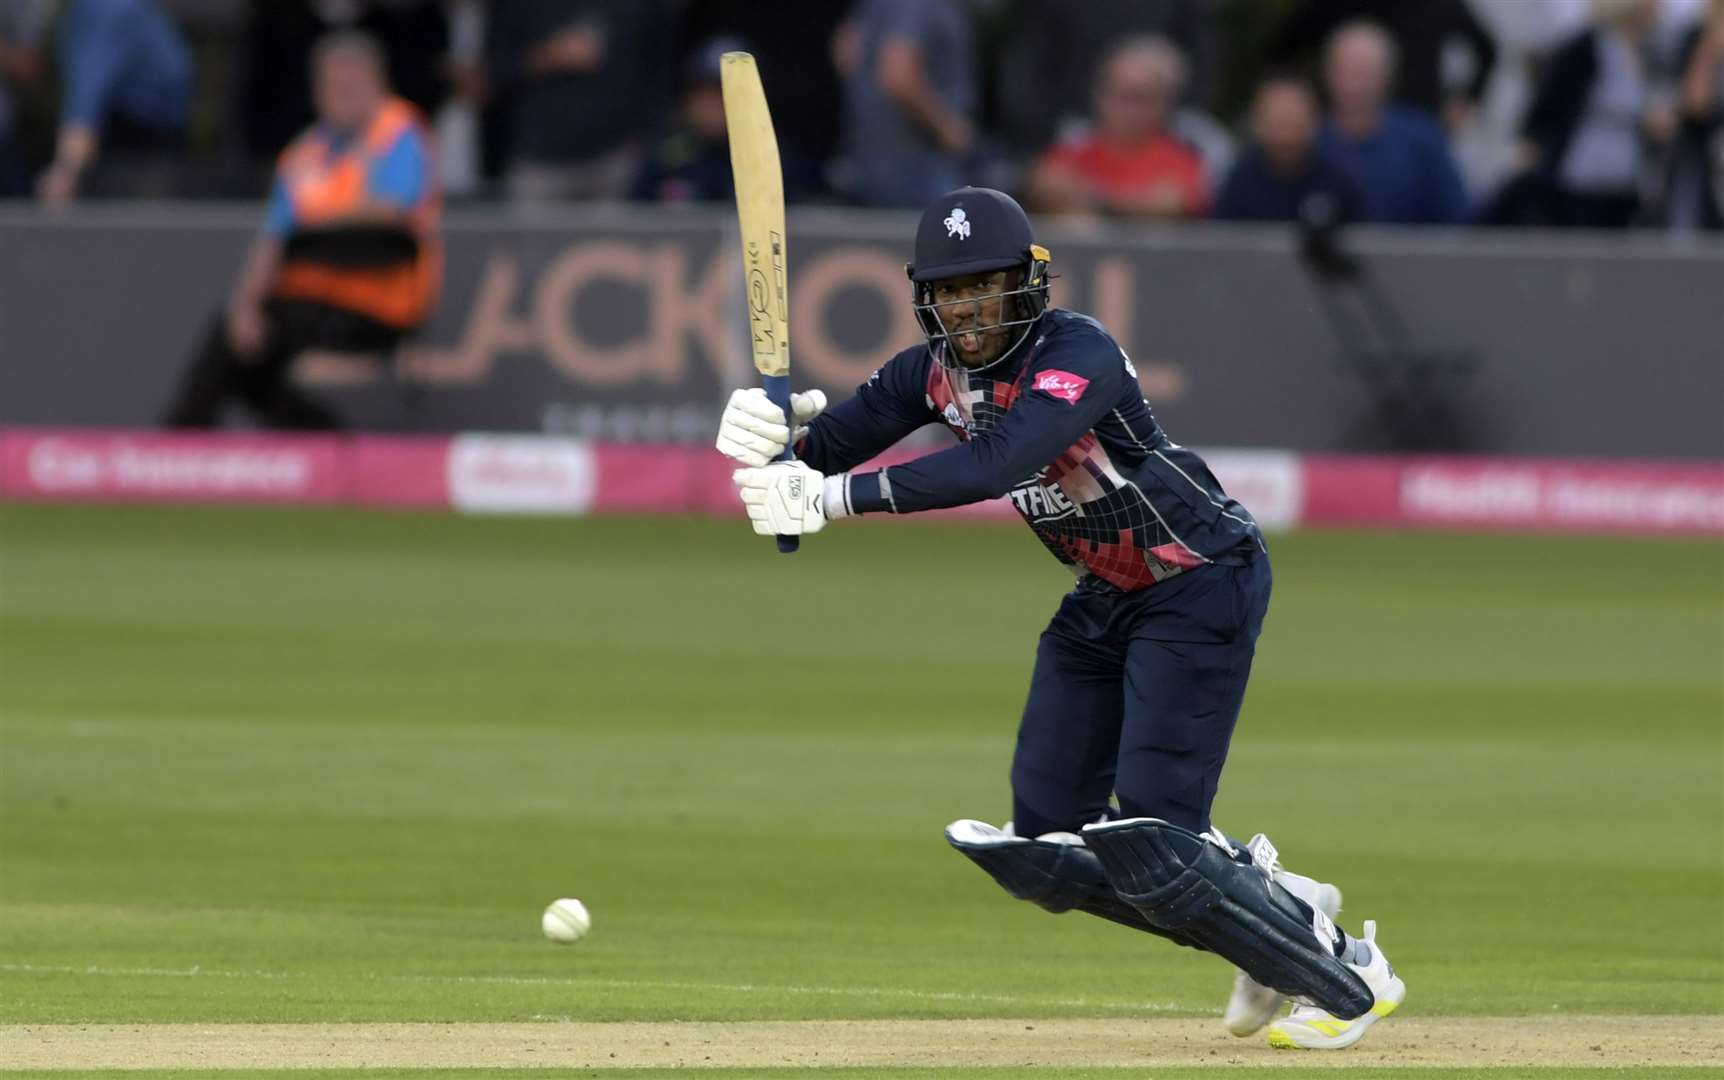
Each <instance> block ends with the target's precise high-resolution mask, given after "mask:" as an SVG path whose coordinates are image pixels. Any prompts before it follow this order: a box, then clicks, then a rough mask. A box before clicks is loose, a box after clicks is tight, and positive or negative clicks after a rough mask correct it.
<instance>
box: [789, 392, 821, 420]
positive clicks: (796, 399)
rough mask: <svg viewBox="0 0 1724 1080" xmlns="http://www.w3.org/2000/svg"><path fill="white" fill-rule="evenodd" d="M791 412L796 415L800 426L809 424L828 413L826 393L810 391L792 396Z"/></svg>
mask: <svg viewBox="0 0 1724 1080" xmlns="http://www.w3.org/2000/svg"><path fill="white" fill-rule="evenodd" d="M790 411H791V412H793V413H795V414H796V422H797V423H798V424H806V423H808V421H810V420H812V419H814V418H815V417H816V416H819V415H820V414H821V413H823V412H825V411H826V392H825V391H824V390H810V391H808V392H807V393H806V394H791V395H790Z"/></svg>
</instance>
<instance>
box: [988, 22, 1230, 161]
mask: <svg viewBox="0 0 1724 1080" xmlns="http://www.w3.org/2000/svg"><path fill="white" fill-rule="evenodd" d="M1216 6H1217V5H1215V4H1213V3H1210V2H1209V0H1034V2H1032V3H1026V4H1019V5H1018V6H1017V11H1016V14H1015V15H1014V17H1013V30H1012V32H1011V34H1010V36H1009V38H1008V40H1007V42H1006V44H1005V47H1004V50H1003V53H1004V55H1003V56H1002V58H1001V62H1000V70H999V73H998V78H997V94H996V96H997V97H998V99H999V110H1000V114H1001V116H1000V119H1001V126H1002V129H1003V134H1004V135H1005V137H1006V138H1007V139H1008V140H1009V141H1010V142H1011V143H1012V144H1013V145H1014V146H1017V147H1020V148H1022V149H1023V150H1024V151H1026V152H1033V151H1037V150H1040V149H1041V148H1042V147H1045V146H1047V145H1049V144H1050V143H1053V142H1055V141H1057V140H1060V139H1063V138H1066V137H1068V136H1070V135H1072V134H1074V133H1077V132H1079V131H1081V129H1082V128H1083V127H1084V126H1085V125H1086V124H1087V122H1088V118H1089V111H1090V108H1091V107H1092V106H1093V105H1094V102H1095V81H1096V72H1098V71H1100V70H1101V67H1102V63H1103V60H1104V59H1105V57H1106V56H1107V55H1108V53H1109V52H1111V51H1112V50H1113V49H1114V47H1115V46H1116V45H1117V43H1118V42H1119V41H1120V40H1121V39H1123V38H1127V37H1159V38H1165V39H1167V40H1168V41H1170V42H1172V43H1173V45H1174V46H1175V47H1176V48H1178V49H1179V51H1180V53H1181V55H1182V56H1183V57H1184V58H1185V61H1186V68H1187V72H1186V79H1185V83H1184V86H1183V88H1182V92H1181V95H1180V104H1182V105H1192V106H1196V105H1199V104H1200V103H1202V102H1205V101H1207V100H1208V98H1209V92H1210V90H1211V89H1212V88H1213V86H1214V83H1215V81H1216V59H1217V41H1218V34H1217V32H1216V28H1215V25H1214V23H1215V16H1214V8H1215V7H1216ZM1174 126H1175V129H1176V130H1177V129H1178V124H1177V122H1176V123H1175V125H1174ZM1206 160H1207V155H1206ZM1211 172H1212V175H1216V176H1219V175H1221V171H1220V170H1218V169H1212V170H1211Z"/></svg>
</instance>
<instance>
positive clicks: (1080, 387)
mask: <svg viewBox="0 0 1724 1080" xmlns="http://www.w3.org/2000/svg"><path fill="white" fill-rule="evenodd" d="M1033 389H1036V390H1040V391H1041V392H1042V393H1044V394H1050V395H1052V396H1053V397H1057V398H1059V399H1060V400H1061V401H1063V402H1065V403H1066V404H1067V405H1076V404H1077V401H1078V398H1081V397H1083V392H1084V391H1085V390H1087V389H1089V380H1088V379H1086V378H1083V377H1082V376H1081V375H1073V374H1072V373H1071V372H1069V371H1061V370H1059V369H1058V368H1049V369H1048V370H1047V371H1044V372H1042V373H1041V374H1040V375H1037V376H1036V381H1035V385H1034V387H1033Z"/></svg>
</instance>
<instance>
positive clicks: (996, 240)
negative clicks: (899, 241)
mask: <svg viewBox="0 0 1724 1080" xmlns="http://www.w3.org/2000/svg"><path fill="white" fill-rule="evenodd" d="M1051 259H1052V256H1050V255H1049V254H1048V250H1047V248H1044V247H1042V246H1041V245H1040V244H1037V243H1036V242H1035V239H1034V237H1033V236H1032V235H1031V232H1030V219H1029V215H1028V214H1025V213H1024V208H1023V207H1021V206H1019V205H1018V201H1017V200H1016V199H1014V198H1012V197H1011V196H1010V195H1007V194H1006V193H1005V192H1003V191H995V190H994V189H993V188H982V187H963V188H959V189H958V190H956V191H949V192H947V193H946V194H944V195H942V196H940V197H939V198H938V199H936V200H935V201H934V202H933V203H931V204H929V206H928V208H927V209H926V210H924V211H923V212H922V220H921V222H920V223H919V224H918V225H917V226H916V261H915V262H912V263H907V264H905V266H904V272H905V273H906V274H908V275H909V276H910V283H911V284H910V288H911V302H912V304H913V305H914V307H915V309H916V321H917V322H919V323H920V324H921V326H922V333H923V334H925V335H926V336H927V338H928V347H929V349H931V350H932V351H933V353H934V356H935V357H936V358H937V359H938V360H939V361H940V363H942V364H945V365H946V366H948V367H956V366H960V365H958V364H957V361H956V359H955V358H954V357H953V355H952V347H951V343H950V341H949V340H948V338H949V337H950V335H949V333H948V331H947V330H946V324H945V320H944V319H943V318H942V312H941V309H942V308H951V307H955V306H958V305H960V304H970V303H977V302H979V301H981V300H993V299H995V298H996V297H997V298H999V299H1000V301H1001V307H1000V321H999V322H997V323H991V324H989V325H988V326H984V327H979V328H978V329H981V330H997V329H1001V328H1004V327H1013V326H1015V327H1019V328H1020V329H1019V330H1018V337H1017V340H1016V341H1014V342H1013V343H1012V344H1011V346H1010V347H1009V348H1007V349H1006V351H1005V352H1004V353H1002V354H1001V355H1000V356H999V358H998V359H996V360H993V361H992V362H990V363H988V364H987V365H985V367H984V368H977V369H973V370H985V368H987V367H993V366H995V365H996V364H1000V363H1003V362H1004V361H1005V360H1006V358H1007V357H1009V356H1010V355H1011V354H1012V353H1013V352H1015V351H1016V350H1017V347H1018V346H1019V345H1021V344H1023V340H1024V338H1026V337H1027V336H1029V328H1030V325H1031V324H1032V323H1034V322H1035V321H1036V320H1037V319H1039V318H1041V314H1042V312H1043V311H1045V310H1047V306H1048V263H1049V262H1050V261H1051ZM1014 268H1015V269H1018V270H1020V271H1021V273H1020V275H1019V277H1018V280H1017V281H1012V280H1011V279H1010V278H1009V277H1008V279H1007V282H1006V288H1005V289H1004V290H1003V291H1001V292H998V293H994V294H991V295H988V296H983V297H978V298H974V299H971V300H959V301H952V302H948V303H944V304H937V303H935V302H934V283H935V282H936V281H941V280H943V279H946V278H955V277H966V276H968V275H971V274H985V273H990V272H992V271H995V270H1011V269H1014Z"/></svg>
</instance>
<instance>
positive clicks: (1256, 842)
mask: <svg viewBox="0 0 1724 1080" xmlns="http://www.w3.org/2000/svg"><path fill="white" fill-rule="evenodd" d="M1245 850H1246V851H1248V852H1250V854H1251V859H1252V861H1253V862H1255V863H1257V864H1258V865H1259V866H1261V867H1263V868H1265V869H1266V870H1267V871H1268V873H1269V877H1270V879H1271V880H1272V881H1274V882H1275V883H1276V884H1278V885H1280V886H1281V887H1282V888H1283V889H1286V890H1287V891H1288V892H1290V893H1292V894H1293V895H1294V896H1297V897H1298V898H1299V899H1301V900H1303V901H1305V902H1306V903H1307V904H1310V905H1311V906H1312V907H1314V908H1316V909H1317V910H1318V911H1321V912H1322V913H1323V914H1325V915H1327V916H1329V918H1330V920H1331V921H1333V920H1334V918H1335V916H1337V915H1339V914H1340V913H1341V890H1340V889H1337V888H1336V887H1335V886H1333V885H1330V884H1329V883H1328V882H1325V881H1317V880H1315V879H1313V878H1308V877H1306V876H1304V875H1303V874H1294V873H1290V872H1288V871H1286V870H1283V869H1282V868H1281V862H1280V860H1279V859H1278V858H1277V857H1276V852H1275V845H1273V844H1271V843H1270V842H1269V838H1268V837H1267V836H1264V835H1263V834H1262V833H1258V834H1257V835H1256V836H1253V837H1252V838H1251V842H1250V843H1249V844H1246V845H1245ZM1286 1004H1287V995H1286V994H1283V993H1281V991H1279V990H1275V989H1271V988H1270V987H1267V986H1264V985H1263V984H1262V983H1260V982H1258V981H1257V980H1256V979H1253V978H1252V977H1251V976H1249V975H1247V974H1245V972H1244V971H1240V970H1235V972H1234V975H1233V995H1232V996H1231V997H1229V998H1228V999H1227V1012H1226V1013H1225V1014H1224V1015H1223V1016H1222V1020H1221V1022H1222V1023H1223V1024H1225V1025H1226V1026H1227V1030H1228V1031H1231V1032H1232V1033H1233V1034H1235V1035H1237V1036H1239V1037H1240V1038H1245V1037H1246V1036H1248V1035H1255V1034H1257V1033H1258V1032H1259V1031H1262V1030H1263V1027H1264V1025H1266V1024H1268V1023H1269V1021H1271V1020H1273V1019H1275V1015H1276V1014H1277V1013H1279V1012H1280V1011H1281V1008H1282V1006H1284V1005H1286Z"/></svg>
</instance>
